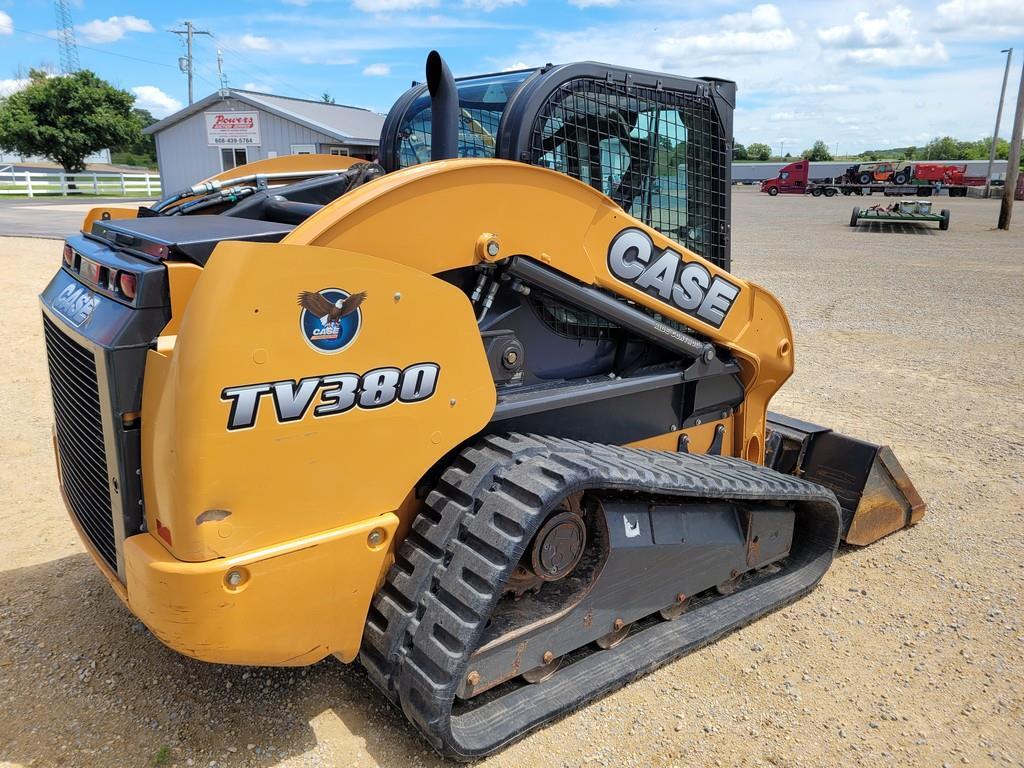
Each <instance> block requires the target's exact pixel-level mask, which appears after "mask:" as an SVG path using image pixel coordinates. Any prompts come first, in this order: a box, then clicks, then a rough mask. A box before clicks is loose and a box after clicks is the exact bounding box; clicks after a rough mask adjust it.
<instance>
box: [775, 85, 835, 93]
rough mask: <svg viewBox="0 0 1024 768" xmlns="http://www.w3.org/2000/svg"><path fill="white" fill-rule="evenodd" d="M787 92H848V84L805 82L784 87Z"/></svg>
mask: <svg viewBox="0 0 1024 768" xmlns="http://www.w3.org/2000/svg"><path fill="white" fill-rule="evenodd" d="M783 90H786V91H787V92H789V93H849V92H850V86H848V85H846V84H845V83H807V84H804V85H794V86H791V87H789V88H785V89H783Z"/></svg>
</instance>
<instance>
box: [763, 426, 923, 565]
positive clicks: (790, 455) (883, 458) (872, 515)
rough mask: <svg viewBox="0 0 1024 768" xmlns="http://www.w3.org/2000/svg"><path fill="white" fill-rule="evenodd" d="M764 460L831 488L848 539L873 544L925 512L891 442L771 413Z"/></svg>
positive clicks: (773, 466) (907, 524)
mask: <svg viewBox="0 0 1024 768" xmlns="http://www.w3.org/2000/svg"><path fill="white" fill-rule="evenodd" d="M765 465H766V466H768V467H771V468H772V469H774V470H776V471H778V472H783V473H785V474H790V475H797V476H799V477H802V478H804V479H805V480H810V481H811V482H814V483H818V484H820V485H823V486H825V487H826V488H829V489H831V490H832V491H833V492H834V493H835V495H836V498H837V499H839V504H840V506H841V507H842V510H843V541H845V542H846V543H848V544H855V545H857V546H864V545H866V544H871V543H873V542H875V541H878V540H879V539H880V538H882V537H883V536H887V535H889V534H890V533H892V532H893V531H898V530H899V529H900V528H905V527H907V526H909V525H913V524H914V523H916V522H917V521H918V520H920V519H921V518H922V517H924V512H925V503H924V501H922V500H921V496H920V495H919V494H918V492H917V489H916V488H915V487H914V484H913V483H912V482H911V481H910V478H909V477H908V476H907V473H906V472H905V471H904V469H903V467H902V466H901V465H900V462H899V460H898V459H897V458H896V455H895V454H894V453H893V452H892V449H891V448H889V446H887V445H875V444H874V443H868V442H865V441H864V440H858V439H857V438H855V437H849V436H847V435H842V434H839V433H838V432H833V431H832V430H831V429H829V428H828V427H822V426H820V425H818V424H811V423H810V422H806V421H801V420H800V419H794V418H791V417H789V416H783V415H781V414H778V413H769V414H768V436H767V444H766V451H765Z"/></svg>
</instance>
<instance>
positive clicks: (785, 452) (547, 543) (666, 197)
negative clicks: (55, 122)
mask: <svg viewBox="0 0 1024 768" xmlns="http://www.w3.org/2000/svg"><path fill="white" fill-rule="evenodd" d="M734 98H735V85H734V84H733V83H731V82H728V81H724V80H716V79H710V78H705V79H688V78H682V77H675V76H672V75H665V74H653V73H648V72H642V71H636V70H629V69H622V68H617V67H611V66H608V65H604V64H594V63H577V64H568V65H563V66H547V67H543V68H540V69H530V70H524V71H519V72H510V73H503V74H498V75H486V76H480V77H469V78H464V79H460V80H458V81H456V80H454V79H453V78H452V77H451V74H450V72H449V71H448V68H447V67H446V66H445V65H444V62H443V61H442V60H441V58H440V57H439V56H437V55H436V54H431V56H430V57H429V59H428V63H427V81H426V83H425V84H423V85H416V86H414V87H413V88H412V89H410V90H409V91H408V92H407V93H406V94H405V95H403V96H402V97H401V98H400V99H399V100H398V102H397V103H396V104H395V106H394V108H393V109H392V110H391V112H390V114H389V115H388V117H387V120H386V123H385V125H384V129H383V135H382V136H381V145H380V146H381V157H380V165H378V164H375V163H357V162H353V161H350V160H348V159H346V158H338V157H316V156H305V157H282V158H276V159H272V160H264V161H259V162H256V163H253V164H251V165H248V166H245V167H242V168H235V169H232V170H230V171H225V172H224V173H222V174H220V175H219V176H216V177H213V178H211V179H208V180H206V181H204V182H200V183H198V184H196V185H194V186H193V187H190V188H188V189H186V190H182V191H181V192H180V193H178V194H174V195H171V196H169V197H167V198H165V199H164V200H161V201H160V202H159V203H157V204H155V205H153V206H151V207H148V208H142V209H140V210H138V211H137V212H130V213H129V212H124V211H119V210H104V209H102V208H100V209H95V210H94V211H93V212H92V213H90V215H89V216H88V217H87V219H86V221H85V223H84V225H83V228H82V232H81V234H78V235H74V236H72V237H69V238H68V239H67V241H66V243H65V245H64V253H63V263H62V264H61V265H60V269H59V270H58V271H57V274H56V275H55V276H54V278H53V280H52V281H51V282H50V284H49V285H48V287H47V288H46V289H45V290H44V292H43V293H42V296H41V308H42V313H43V325H44V330H45V339H46V349H47V355H48V361H49V370H50V378H51V384H52V392H53V403H54V417H55V428H54V442H55V448H56V452H57V457H58V465H59V474H60V487H61V491H62V493H63V496H64V500H65V502H66V504H67V507H68V510H69V513H70V517H71V520H72V521H73V523H74V524H75V526H76V527H77V529H78V531H79V533H80V535H81V537H82V540H83V541H84V542H85V544H86V546H87V548H88V550H89V552H90V553H91V554H92V556H93V558H94V559H95V561H96V563H97V564H98V566H99V568H100V569H101V570H102V571H103V573H104V574H105V575H106V577H107V579H108V580H109V581H110V583H111V585H112V587H113V588H114V590H115V591H116V592H117V594H118V595H119V596H120V597H121V599H122V600H123V601H124V602H125V604H126V605H127V607H128V608H129V610H131V611H132V612H133V613H134V614H135V615H136V616H138V617H139V618H140V619H141V620H142V621H143V622H144V623H145V624H146V625H147V626H148V627H149V628H150V630H151V631H152V632H153V633H154V634H155V635H156V636H157V637H158V638H160V640H161V641H162V642H164V643H165V644H166V645H168V646H169V647H171V648H173V649H175V650H177V651H180V652H181V653H184V654H187V655H189V656H192V657H195V658H197V659H203V660H206V661H210V662H217V663H228V664H259V665H303V664H312V663H314V662H316V661H318V660H320V659H323V658H324V657H326V656H328V655H331V654H333V655H335V656H337V657H338V658H339V659H341V660H342V661H344V662H351V661H355V660H356V659H358V660H359V661H360V662H361V664H362V665H363V666H364V667H365V668H366V670H367V672H368V674H369V676H370V678H371V679H372V680H373V681H374V683H375V684H376V685H377V686H378V687H379V688H380V690H381V691H382V692H383V694H384V695H385V696H386V697H387V698H388V699H389V700H390V701H392V702H393V703H394V704H396V705H397V706H400V707H401V708H402V710H403V711H404V712H405V714H406V715H407V716H408V718H409V720H411V721H412V723H413V724H414V725H415V727H416V728H417V729H419V730H420V732H421V733H422V734H423V736H424V737H425V738H426V739H427V740H428V741H429V742H430V744H431V745H432V746H433V747H434V748H435V749H437V750H438V751H439V752H441V753H443V754H445V755H448V756H451V757H454V758H458V759H473V758H476V757H479V756H481V755H485V754H487V753H489V752H492V751H494V750H496V749H498V748H500V747H502V746H503V745H505V744H507V743H508V742H510V741H512V740H513V739H515V738H518V737H520V736H522V735H523V734H524V733H526V732H528V731H529V730H530V729H532V728H535V727H537V726H540V725H542V724H544V723H546V722H548V721H550V720H551V719H553V718H555V717H558V716H559V715H561V714H563V713H565V712H567V711H570V710H572V709H574V708H577V707H580V706H582V705H583V704H585V703H587V702H589V701H592V700H593V699H595V698H596V697H599V696H602V695H604V694H606V693H608V692H609V691H612V690H614V689H615V688H617V687H619V686H621V685H623V684H625V683H627V682H629V681H630V680H633V679H635V678H636V677H638V676H640V675H642V674H644V673H646V672H648V671H650V670H652V669H654V668H655V667H657V666H659V665H661V664H664V663H666V662H669V661H671V660H672V659H675V658H677V657H679V656H680V655H682V654H685V653H687V652H689V651H691V650H693V649H695V648H698V647H700V646H701V645H704V644H706V643H709V642H711V641H713V640H715V639H716V638H718V637H720V636H722V635H723V634H725V633H727V632H729V631H730V630H732V629H734V628H736V627H739V626H742V625H743V624H746V623H748V622H750V621H752V620H754V619H756V618H758V617H759V616H762V615H764V614H765V613H767V612H769V611H772V610H774V609H776V608H778V607H779V606H781V605H784V604H786V603H788V602H790V601H792V600H795V599H796V598H798V597H800V596H801V595H803V594H805V593H806V592H808V591H809V590H810V589H811V588H813V587H814V585H815V584H816V583H817V582H818V581H819V580H820V579H821V578H822V576H823V575H824V574H825V572H826V571H827V570H828V568H829V565H830V563H831V562H832V559H833V556H834V554H835V552H836V548H837V546H838V545H839V543H840V541H841V540H844V539H845V540H846V541H847V542H849V543H851V544H858V545H860V544H868V543H870V542H872V541H874V540H876V539H878V538H879V537H881V536H884V535H886V534H888V533H891V532H893V531H895V530H897V529H900V528H902V527H904V526H906V525H909V524H911V523H914V522H916V521H917V520H918V519H919V518H920V517H921V515H922V514H923V513H924V505H923V503H922V502H921V499H920V498H919V497H918V495H917V493H916V492H915V490H914V487H913V485H912V484H911V483H910V481H909V479H908V478H907V476H906V474H905V473H904V472H903V470H902V469H901V467H900V465H899V462H897V461H896V459H895V457H894V456H893V454H892V452H891V451H889V449H887V448H884V447H879V446H877V445H874V444H871V443H867V442H862V441H860V440H857V439H854V438H850V437H846V436H843V435H840V434H837V433H835V432H833V431H831V430H829V429H828V428H825V427H820V426H816V425H813V424H808V423H806V422H802V421H799V420H796V419H792V418H787V417H784V416H779V415H775V414H772V413H769V412H768V406H769V403H770V401H771V398H772V396H773V395H774V394H775V393H776V392H777V391H778V390H779V388H780V387H781V386H782V385H783V383H785V381H786V379H788V378H789V376H790V375H791V374H792V372H793V366H794V356H795V348H796V341H795V340H794V338H793V333H792V329H791V328H790V324H789V321H788V319H787V317H786V313H785V311H784V310H783V308H782V306H781V305H780V303H779V302H778V300H777V299H776V298H775V297H774V296H772V295H771V294H770V293H769V292H768V291H766V290H765V289H763V288H761V287H759V286H757V285H755V284H753V283H750V282H748V281H746V280H744V279H743V278H741V277H739V276H737V275H734V274H732V273H731V272H730V271H729V268H730V248H729V217H730V199H729V188H730V163H729V158H730V146H731V136H732V113H733V105H734Z"/></svg>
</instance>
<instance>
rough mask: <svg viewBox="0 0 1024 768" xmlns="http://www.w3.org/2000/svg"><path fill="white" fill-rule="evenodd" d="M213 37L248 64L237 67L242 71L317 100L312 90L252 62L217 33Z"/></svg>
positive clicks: (222, 46) (225, 48)
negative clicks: (297, 85) (270, 80)
mask: <svg viewBox="0 0 1024 768" xmlns="http://www.w3.org/2000/svg"><path fill="white" fill-rule="evenodd" d="M211 37H213V38H214V39H215V40H216V41H217V44H218V45H219V46H220V47H221V48H223V49H224V50H225V51H227V52H228V53H231V54H234V55H235V56H236V57H237V58H238V59H240V60H241V61H243V62H245V64H246V65H247V66H245V67H236V68H237V69H239V70H241V71H242V72H248V73H249V74H250V75H253V76H254V77H256V78H260V77H262V78H269V79H272V80H273V81H275V82H276V83H278V84H280V85H283V86H284V87H286V88H288V89H289V90H290V91H291V92H292V93H294V94H296V95H299V96H305V97H307V98H310V99H312V100H314V101H316V100H317V97H316V96H314V95H312V93H311V92H310V91H307V90H305V89H304V88H299V87H296V86H295V84H294V83H289V82H288V81H287V80H284V79H282V78H281V76H280V75H278V74H276V73H273V72H270V71H269V70H266V69H263V68H262V67H260V66H259V65H257V64H255V63H254V62H252V61H251V60H250V59H248V58H246V57H245V56H244V55H243V54H241V53H240V52H239V51H237V50H235V49H234V48H232V47H231V46H229V45H226V44H225V43H224V41H223V40H222V39H221V38H219V37H217V36H216V35H211Z"/></svg>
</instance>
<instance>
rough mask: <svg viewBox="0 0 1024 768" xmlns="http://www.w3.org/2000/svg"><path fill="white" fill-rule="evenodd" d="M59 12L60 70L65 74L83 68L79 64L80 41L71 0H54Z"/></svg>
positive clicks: (58, 43) (58, 42)
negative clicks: (72, 12) (76, 31)
mask: <svg viewBox="0 0 1024 768" xmlns="http://www.w3.org/2000/svg"><path fill="white" fill-rule="evenodd" d="M53 5H54V9H55V10H56V12H57V45H58V46H59V47H60V71H61V72H63V73H64V74H65V75H69V74H71V73H72V72H77V71H78V70H79V69H81V66H80V65H79V64H78V43H77V42H75V25H74V24H73V23H72V21H71V3H70V1H69V0H54V3H53Z"/></svg>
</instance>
